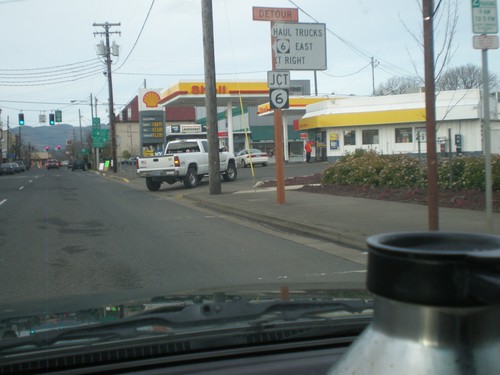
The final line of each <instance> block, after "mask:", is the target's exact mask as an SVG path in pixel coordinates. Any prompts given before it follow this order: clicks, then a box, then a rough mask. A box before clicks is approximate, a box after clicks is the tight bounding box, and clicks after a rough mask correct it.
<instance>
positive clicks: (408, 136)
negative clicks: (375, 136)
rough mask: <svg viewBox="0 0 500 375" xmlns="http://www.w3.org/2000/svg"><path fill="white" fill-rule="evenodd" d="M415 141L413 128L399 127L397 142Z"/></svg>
mask: <svg viewBox="0 0 500 375" xmlns="http://www.w3.org/2000/svg"><path fill="white" fill-rule="evenodd" d="M411 142H413V132H412V128H397V129H396V143H411Z"/></svg>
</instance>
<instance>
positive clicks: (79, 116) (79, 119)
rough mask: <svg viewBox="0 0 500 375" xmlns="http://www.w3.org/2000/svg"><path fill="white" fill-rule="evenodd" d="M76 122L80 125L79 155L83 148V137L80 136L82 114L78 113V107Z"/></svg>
mask: <svg viewBox="0 0 500 375" xmlns="http://www.w3.org/2000/svg"><path fill="white" fill-rule="evenodd" d="M78 124H79V126H80V156H81V153H82V148H83V137H82V115H81V113H80V108H78Z"/></svg>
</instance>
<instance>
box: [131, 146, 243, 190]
mask: <svg viewBox="0 0 500 375" xmlns="http://www.w3.org/2000/svg"><path fill="white" fill-rule="evenodd" d="M219 157H220V171H221V174H222V177H223V178H224V181H234V180H236V177H237V175H238V171H237V169H236V162H235V158H234V155H233V154H232V153H230V152H225V151H221V152H220V154H219ZM136 168H137V174H138V175H140V176H141V177H144V178H146V186H147V188H148V189H149V190H150V191H158V190H159V189H160V186H161V184H162V183H163V182H166V183H167V184H169V185H171V184H173V183H175V182H177V181H182V182H183V183H184V186H185V187H186V188H193V187H195V186H196V185H198V183H199V182H200V181H201V180H202V179H203V177H205V176H207V175H208V141H207V140H206V139H185V140H177V141H171V142H169V143H168V144H167V147H165V152H164V154H163V155H161V156H148V157H140V158H138V159H137V161H136Z"/></svg>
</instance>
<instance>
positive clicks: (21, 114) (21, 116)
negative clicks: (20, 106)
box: [19, 113, 24, 125]
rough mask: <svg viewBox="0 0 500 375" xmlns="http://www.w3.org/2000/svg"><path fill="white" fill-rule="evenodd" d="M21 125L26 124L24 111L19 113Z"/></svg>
mask: <svg viewBox="0 0 500 375" xmlns="http://www.w3.org/2000/svg"><path fill="white" fill-rule="evenodd" d="M19 125H24V113H20V114H19Z"/></svg>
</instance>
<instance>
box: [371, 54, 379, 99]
mask: <svg viewBox="0 0 500 375" xmlns="http://www.w3.org/2000/svg"><path fill="white" fill-rule="evenodd" d="M371 64H372V95H373V96H375V68H376V67H377V66H378V64H379V62H378V60H375V59H374V58H373V57H372V61H371Z"/></svg>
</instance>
